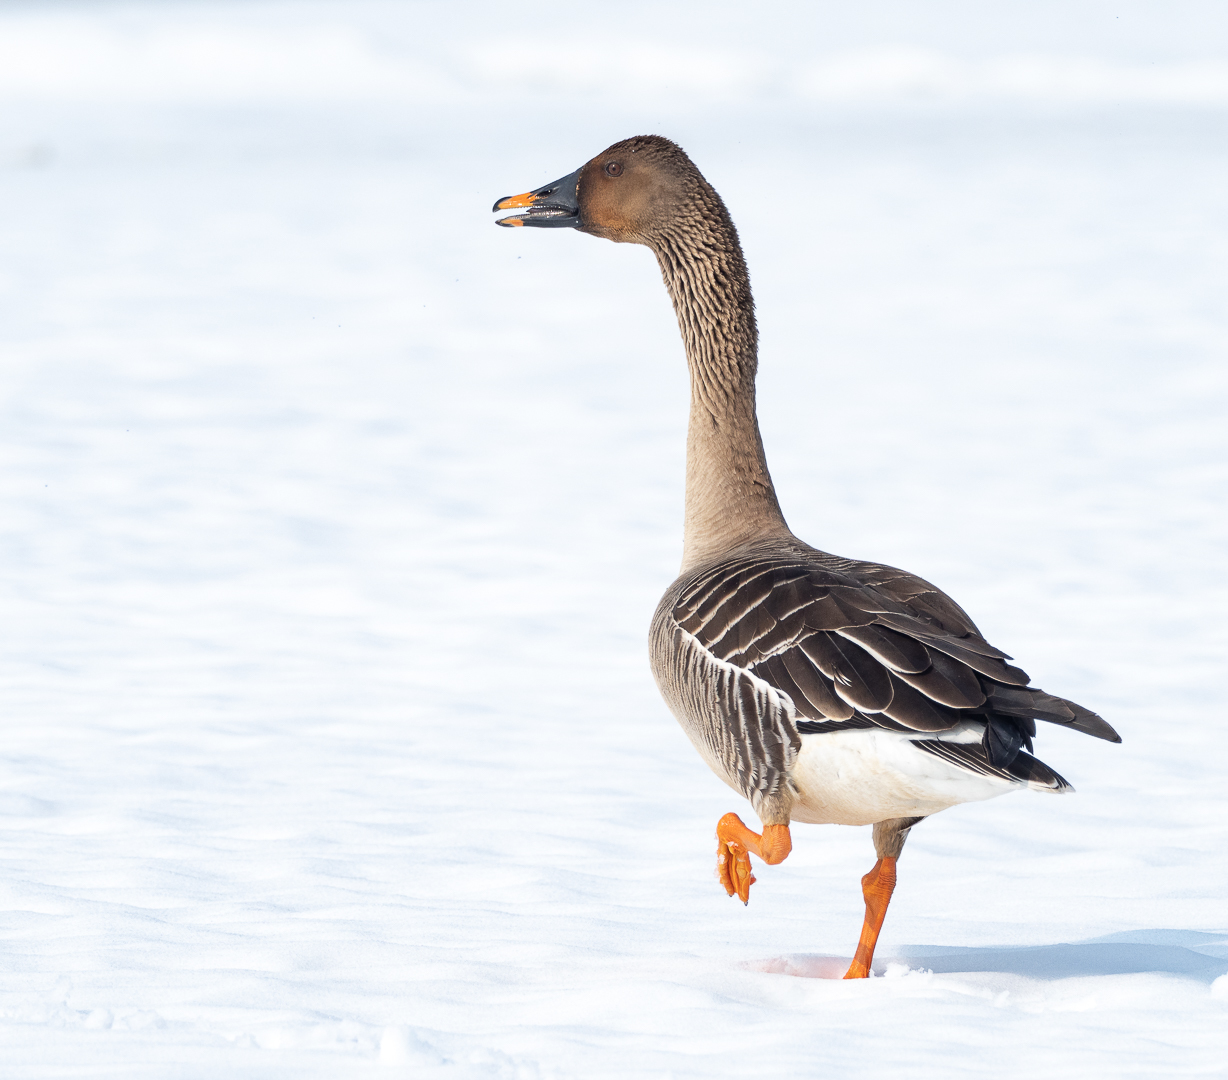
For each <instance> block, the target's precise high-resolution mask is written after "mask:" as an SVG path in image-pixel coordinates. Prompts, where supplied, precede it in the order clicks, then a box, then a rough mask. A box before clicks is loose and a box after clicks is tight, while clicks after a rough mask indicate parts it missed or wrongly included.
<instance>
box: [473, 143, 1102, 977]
mask: <svg viewBox="0 0 1228 1080" xmlns="http://www.w3.org/2000/svg"><path fill="white" fill-rule="evenodd" d="M512 208H527V212H526V213H524V214H519V215H515V216H513V217H510V218H504V219H502V220H501V221H500V222H499V224H501V225H510V226H515V227H523V226H545V227H554V228H559V227H568V228H575V229H578V230H579V231H581V232H587V233H590V234H592V235H596V236H600V237H604V238H606V239H610V240H614V241H618V242H624V243H639V244H643V245H645V246H647V247H649V248H650V249H651V250H652V251H653V252H654V254H655V255H656V257H657V261H658V264H659V266H660V268H661V272H662V276H663V278H664V280H665V284H666V287H667V288H668V290H669V292H670V296H671V298H672V300H673V303H674V309H675V312H676V314H677V316H678V323H679V328H680V330H681V333H682V338H683V342H684V345H685V347H686V353H687V361H688V367H689V369H690V375H691V408H690V422H689V427H688V435H687V477H686V513H685V521H684V529H683V562H682V570H681V573H680V575H679V577H678V578H677V579H676V580H675V581H674V583H673V584H672V585H671V586H670V587H669V588H668V589H667V590H666V592H665V595H664V597H663V598H662V600H661V602H660V604H659V605H658V607H657V610H656V613H655V614H654V616H653V620H652V626H651V631H650V656H651V662H652V670H653V674H654V676H655V678H656V681H657V685H658V686H659V688H660V690H661V693H662V695H663V697H664V698H665V701H666V703H667V704H668V705H669V708H670V710H671V711H672V712H673V714H674V716H675V717H677V719H678V721H679V723H680V724H681V725H682V728H683V730H684V731H685V732H686V734H687V736H688V737H689V738H690V740H691V742H692V743H693V744H694V746H695V748H696V749H697V750H698V751H699V753H700V756H701V757H703V759H704V760H705V761H706V762H707V763H708V765H709V766H710V767H711V769H712V771H713V772H715V773H716V775H717V776H719V777H720V778H721V779H722V780H724V781H725V783H727V784H728V785H729V786H730V787H731V788H733V789H734V790H735V791H737V792H738V793H739V794H740V795H742V796H744V797H745V798H746V799H747V800H749V802H750V804H751V806H752V807H753V808H754V810H755V813H756V814H757V815H758V816H759V818H760V820H761V821H762V823H763V830H762V832H761V833H755V832H753V831H752V830H751V829H749V828H748V827H747V826H746V825H744V824H743V823H742V821H741V819H740V818H738V817H737V816H736V815H735V814H726V815H725V817H724V818H722V819H721V821H720V822H719V824H718V826H717V838H718V848H717V855H718V875H719V877H720V880H721V882H722V884H723V885H724V886H725V889H726V891H727V892H728V893H729V894H730V895H734V894H735V893H736V894H737V895H738V896H739V897H740V898H741V899H742V900H743V901H744V902H745V901H747V900H748V899H749V892H750V886H751V883H752V882H753V881H754V880H755V879H754V876H753V874H752V872H751V864H750V859H749V856H750V854H755V855H757V856H759V857H760V858H762V859H764V861H766V862H768V863H778V862H780V861H782V860H783V859H784V858H785V857H786V856H787V855H788V853H789V850H790V849H791V846H792V840H791V835H790V832H789V825H790V823H791V822H805V823H812V824H840V825H872V826H874V845H875V850H876V852H877V854H878V862H877V863H876V864H875V867H874V869H873V870H871V871H870V873H869V874H867V875H866V876H865V878H863V879H862V889H863V894H864V896H865V899H866V921H865V925H864V927H863V931H862V937H861V941H860V943H859V945H858V950H857V954H856V957H855V958H854V961H853V964H852V965H851V967H850V969H849V975H848V976H847V977H865V976H866V975H868V974H869V970H870V964H871V961H872V958H873V950H874V944H875V941H876V940H877V936H878V932H879V929H880V928H881V926H882V920H883V918H884V917H885V914H886V909H887V903H888V901H889V899H890V896H891V891H892V889H893V888H894V884H895V863H896V859H897V858H898V857H899V854H900V852H901V850H902V848H903V844H904V841H905V839H906V838H907V836H908V833H909V830H910V829H911V828H912V827H913V826H914V825H915V824H917V823H918V822H919V821H921V820H922V819H924V818H925V817H928V816H929V815H931V814H934V813H937V812H939V811H941V810H944V809H947V808H949V807H951V806H955V805H957V804H959V803H964V802H972V801H977V800H983V799H989V798H993V797H994V796H996V795H1002V794H1005V793H1007V792H1009V791H1013V790H1018V789H1020V788H1027V787H1030V788H1032V789H1035V790H1040V791H1047V792H1063V791H1069V790H1071V788H1070V785H1069V784H1068V783H1067V782H1066V781H1065V780H1064V779H1062V777H1061V776H1059V775H1058V774H1057V773H1055V772H1054V771H1053V770H1052V769H1050V768H1049V767H1048V766H1047V765H1045V764H1044V763H1043V762H1041V761H1039V760H1038V759H1037V758H1035V757H1033V756H1032V755H1031V753H1030V752H1029V751H1030V750H1031V749H1032V739H1033V737H1034V736H1035V735H1036V723H1035V722H1036V721H1037V720H1043V721H1048V722H1050V723H1056V724H1061V725H1063V726H1066V727H1070V728H1073V729H1075V730H1078V731H1082V732H1085V733H1087V734H1089V735H1094V736H1097V737H1099V738H1103V739H1108V740H1110V741H1114V742H1119V741H1120V739H1119V738H1118V736H1117V733H1116V732H1115V731H1114V730H1113V729H1112V728H1111V727H1110V726H1109V725H1108V724H1107V723H1105V721H1104V720H1102V719H1101V718H1100V717H1099V716H1097V715H1096V714H1095V713H1093V712H1091V711H1090V710H1088V709H1085V708H1083V707H1082V706H1080V705H1076V704H1074V703H1073V702H1070V701H1067V700H1065V699H1063V698H1059V697H1055V696H1053V695H1050V694H1047V693H1045V692H1044V691H1042V690H1039V689H1037V688H1035V687H1032V686H1030V685H1029V679H1028V676H1027V674H1026V673H1025V672H1023V671H1022V670H1020V669H1019V668H1017V667H1015V666H1013V665H1012V664H1011V663H1010V662H1009V661H1010V659H1011V658H1010V657H1009V656H1007V654H1006V653H1004V652H1002V651H1000V650H999V649H997V648H995V647H994V646H992V645H990V644H989V643H988V642H987V641H985V639H984V638H983V637H982V636H981V634H980V632H979V631H978V630H977V628H976V626H975V624H974V623H973V622H972V620H971V619H970V618H969V617H968V615H967V614H966V613H965V612H964V611H963V609H962V608H960V607H959V605H958V604H956V603H955V602H954V601H953V600H952V599H951V598H950V597H948V596H947V595H946V594H945V593H943V592H941V591H940V590H939V589H937V588H936V587H935V586H933V585H931V584H930V583H929V582H927V581H924V580H922V579H921V578H919V577H916V576H915V575H913V574H909V573H907V572H905V571H902V570H897V569H894V568H893V567H889V566H883V565H880V564H878V563H870V562H861V561H857V560H852V559H845V558H841V557H839V556H835V555H831V554H829V553H827V552H824V551H820V550H819V549H817V548H813V547H811V546H810V545H808V544H806V543H804V542H803V541H802V540H800V539H798V538H797V537H796V536H794V535H793V533H792V532H791V531H790V530H789V528H788V526H787V524H786V523H785V519H784V516H783V514H782V513H781V510H780V506H779V503H778V502H777V499H776V493H775V489H774V488H773V486H772V481H771V477H770V475H769V473H768V468H767V462H766V458H765V456H764V451H763V443H762V439H761V438H760V435H759V426H758V420H757V417H756V411H755V373H756V368H757V330H756V326H755V318H754V305H753V301H752V299H751V292H750V281H749V277H748V275H747V272H746V267H745V262H744V260H743V257H742V250H741V246H740V244H739V242H738V237H737V231H736V229H735V228H734V225H733V222H732V220H731V219H730V217H729V213H728V211H727V210H726V208H725V205H724V203H723V202H722V201H721V199H720V197H719V196H718V195H717V194H716V192H715V191H714V190H713V189H712V187H711V185H710V184H708V182H707V181H706V180H705V179H704V178H703V176H702V175H701V174H700V172H699V170H698V169H697V168H696V167H695V165H694V164H693V163H692V162H691V160H690V159H689V158H688V157H687V156H686V154H685V153H683V151H682V150H681V149H680V148H679V147H678V146H676V145H675V144H674V143H672V142H670V141H669V140H667V139H663V138H660V137H659V136H641V137H638V138H634V139H628V140H625V141H624V142H620V143H615V144H614V145H613V146H611V147H610V148H609V149H607V150H606V151H604V152H603V153H601V154H599V155H597V157H595V158H593V159H592V160H591V161H589V162H588V163H587V164H586V165H585V166H583V167H582V168H581V169H579V170H577V171H576V172H574V173H572V174H570V175H569V176H566V177H563V178H562V179H561V180H558V181H556V182H555V183H554V184H548V185H546V186H545V187H542V188H538V189H536V190H535V191H531V192H527V193H526V194H524V195H519V196H512V197H509V198H506V199H501V200H499V201H498V202H497V203H496V204H495V209H496V210H502V209H512Z"/></svg>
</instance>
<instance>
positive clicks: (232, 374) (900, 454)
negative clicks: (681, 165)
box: [0, 0, 1228, 1078]
mask: <svg viewBox="0 0 1228 1080" xmlns="http://www.w3.org/2000/svg"><path fill="white" fill-rule="evenodd" d="M616 10H617V13H618V16H619V18H618V20H614V19H613V16H612V12H614V11H615V9H613V8H610V7H609V6H606V5H601V6H597V5H591V6H590V5H580V6H578V7H577V6H574V5H573V7H572V8H571V9H568V14H567V18H563V17H562V16H561V15H560V14H559V13H557V12H551V11H547V12H542V13H541V14H540V15H538V14H537V13H534V12H530V13H528V14H527V15H526V16H521V15H520V14H519V13H517V12H511V13H510V14H509V9H507V8H506V7H505V6H498V5H494V4H488V3H484V2H474V3H469V4H465V5H445V4H436V3H391V2H388V3H368V2H365V0H364V2H352V3H344V4H343V3H336V2H330V3H299V4H291V3H276V2H269V3H208V4H206V3H153V2H150V3H139V4H138V3H132V4H128V5H122V4H112V3H108V2H96V3H89V4H85V3H55V4H53V3H38V4H20V3H10V4H7V5H5V6H4V7H3V8H2V9H0V235H2V236H3V237H4V240H3V244H2V245H0V289H2V295H3V301H2V302H3V309H4V315H3V319H2V320H0V334H2V335H3V337H2V340H3V346H2V348H3V352H2V354H0V355H2V358H3V359H2V368H0V370H2V378H3V381H2V384H0V385H2V386H3V397H2V399H0V447H2V449H0V453H2V454H3V459H2V460H3V468H2V469H0V550H2V552H3V558H2V561H0V565H2V566H3V576H2V577H0V588H2V589H3V611H4V618H3V620H0V638H2V640H0V678H2V681H3V694H4V714H5V716H6V718H7V723H6V725H5V734H4V737H3V740H2V741H0V829H2V832H0V836H2V839H0V857H2V859H3V873H2V875H0V933H2V934H3V943H4V944H3V957H4V960H3V963H2V964H0V1060H2V1061H3V1062H4V1067H3V1069H2V1070H0V1071H2V1072H3V1075H4V1076H5V1077H6V1078H8V1077H13V1078H22V1077H91V1078H92V1077H106V1076H115V1077H124V1078H141V1077H158V1078H162V1077H210V1078H212V1077H216V1076H228V1077H230V1076H233V1077H272V1076H285V1077H296V1078H297V1077H312V1076H319V1077H330V1078H335V1077H350V1076H366V1075H381V1076H383V1075H388V1076H395V1075H414V1076H423V1077H431V1076H447V1077H459V1078H464V1077H525V1078H535V1077H543V1078H550V1077H578V1076H583V1077H605V1076H609V1077H616V1076H617V1077H625V1076H636V1077H639V1076H643V1077H679V1078H681V1077H713V1076H737V1077H742V1078H749V1077H759V1076H765V1077H766V1076H771V1077H779V1076H812V1075H827V1074H828V1073H831V1074H833V1075H835V1074H841V1073H847V1072H851V1071H855V1072H856V1073H857V1074H858V1075H864V1076H871V1077H872V1076H896V1075H908V1076H916V1077H944V1078H946V1077H963V1076H967V1077H984V1076H987V1075H993V1076H1000V1077H1024V1076H1029V1077H1030V1076H1034V1075H1038V1074H1048V1075H1054V1076H1072V1077H1074V1076H1079V1077H1083V1076H1090V1075H1104V1076H1121V1077H1158V1076H1176V1075H1194V1074H1197V1075H1211V1074H1217V1073H1218V1074H1222V1073H1223V1072H1225V1071H1228V1064H1226V1063H1228V914H1226V912H1225V899H1224V898H1225V896H1226V895H1228V860H1226V859H1225V856H1224V852H1225V851H1226V850H1228V824H1226V822H1228V798H1226V796H1225V793H1224V784H1223V777H1224V775H1225V772H1226V767H1228V754H1226V752H1225V740H1224V731H1225V720H1224V711H1225V704H1226V702H1225V694H1224V690H1223V679H1222V676H1223V657H1224V655H1225V646H1226V644H1228V642H1226V640H1225V632H1224V629H1223V625H1224V624H1223V620H1222V619H1221V618H1220V617H1219V613H1220V612H1221V611H1222V610H1223V609H1224V608H1225V606H1226V605H1228V588H1226V587H1225V584H1224V580H1225V578H1224V575H1223V574H1222V566H1223V552H1224V550H1225V547H1226V544H1228V513H1226V512H1225V509H1224V507H1225V504H1226V496H1228V491H1226V484H1225V481H1226V479H1228V468H1226V467H1225V459H1226V455H1225V450H1226V449H1228V446H1226V444H1228V424H1226V423H1225V422H1224V414H1225V404H1226V402H1225V398H1226V396H1228V375H1226V374H1225V369H1224V363H1223V359H1224V355H1225V351H1226V347H1228V311H1226V308H1225V300H1224V289H1223V267H1224V263H1225V256H1226V255H1228V202H1226V200H1225V194H1224V193H1225V192H1226V191H1228V149H1226V148H1228V140H1226V139H1225V135H1226V134H1228V49H1225V46H1224V41H1225V38H1224V30H1225V24H1226V19H1225V16H1224V13H1223V9H1222V8H1221V7H1219V6H1217V5H1213V4H1210V3H1205V2H1196V3H1189V4H1183V5H1181V6H1180V7H1179V8H1174V9H1172V10H1167V9H1166V10H1165V11H1164V13H1163V14H1162V15H1161V14H1159V13H1158V11H1157V9H1155V8H1154V7H1153V6H1151V5H1146V4H1142V3H1125V4H1121V5H1116V6H1113V7H1111V8H1110V7H1109V6H1106V5H1102V4H1099V3H1092V2H1082V3H1077V4H1073V5H1072V4H1070V3H1068V2H1067V3H1063V4H1061V5H1059V4H1056V3H1037V4H1029V5H1013V6H1012V5H971V4H964V3H957V2H955V0H946V2H943V3H935V4H931V5H924V6H922V5H907V4H903V3H899V2H898V0H893V2H879V3H867V4H864V5H855V6H854V5H834V4H817V5H805V6H804V7H803V6H801V5H798V6H788V5H780V4H776V5H773V4H766V5H758V6H757V7H756V9H755V10H756V12H757V16H756V17H755V18H753V19H750V18H748V16H747V11H748V9H747V8H745V6H744V5H733V4H728V3H724V2H718V3H713V4H705V5H702V6H701V5H692V4H685V3H679V4H676V5H672V6H665V5H660V4H656V5H649V4H637V3H630V4H626V5H620V6H619V7H618V8H617V9H616ZM615 23H616V25H615ZM647 131H655V132H659V133H661V134H666V135H669V136H671V137H674V138H676V139H678V140H679V141H680V142H681V143H682V144H683V145H684V146H686V148H687V149H688V150H689V151H690V152H691V154H692V155H693V157H694V158H695V160H696V161H697V162H698V163H699V165H700V167H701V168H702V169H703V170H704V172H705V174H706V175H707V176H708V177H709V179H711V180H712V181H713V182H714V184H715V185H716V187H717V189H718V190H719V191H721V193H722V194H723V195H724V197H725V199H726V201H727V202H728V204H729V206H730V208H731V211H732V213H733V216H734V219H735V221H737V223H738V226H739V229H740V231H741V234H742V238H743V241H744V244H745V246H746V250H747V255H748V259H749V263H750V267H751V272H752V275H753V279H754V283H755V287H756V296H757V300H758V305H759V316H760V325H761V329H762V335H763V353H762V377H761V380H760V401H761V418H762V425H763V429H764V435H765V439H766V443H767V450H768V456H769V460H770V462H771V464H772V467H773V471H774V475H775V477H776V480H777V483H778V487H779V489H780V493H781V497H782V502H783V505H784V507H785V512H786V514H787V515H788V517H789V520H790V523H791V525H792V526H793V527H794V529H795V530H796V531H797V532H798V533H799V535H801V536H803V537H804V538H806V539H808V540H810V541H811V542H813V543H816V544H818V545H820V546H822V547H824V548H826V549H828V550H831V551H835V552H838V553H840V554H844V555H849V556H855V557H861V558H871V559H878V560H881V561H885V562H889V563H892V564H894V565H900V566H904V567H906V568H908V569H910V570H913V571H915V572H917V573H920V574H922V575H923V576H925V577H927V578H929V579H930V580H933V581H935V582H937V583H938V584H939V585H941V586H942V587H943V588H945V589H946V590H947V591H949V592H950V593H951V594H952V595H953V596H954V597H955V598H956V599H957V600H958V601H959V602H960V603H961V604H962V605H963V606H964V607H965V608H966V609H967V610H969V612H971V613H972V615H973V617H974V618H976V619H977V620H978V622H979V623H980V625H981V628H982V629H983V630H984V631H985V633H986V635H987V636H988V637H989V639H990V640H991V641H993V642H994V643H996V644H998V645H999V646H1001V647H1003V648H1005V649H1006V650H1007V651H1009V652H1011V653H1012V654H1013V655H1014V656H1015V657H1016V658H1017V659H1018V661H1019V663H1020V664H1021V665H1022V666H1023V667H1024V668H1025V669H1026V670H1028V671H1029V672H1030V673H1031V674H1032V676H1033V678H1034V680H1035V681H1036V682H1037V683H1038V684H1039V685H1041V686H1043V687H1045V688H1046V689H1048V690H1050V691H1051V692H1054V693H1059V694H1062V695H1064V696H1069V697H1071V698H1073V699H1075V700H1077V701H1079V702H1081V703H1083V704H1086V705H1088V706H1090V707H1092V708H1095V709H1097V710H1098V711H1099V712H1101V713H1102V714H1103V715H1104V716H1105V717H1106V718H1107V719H1109V721H1110V722H1111V723H1113V724H1114V725H1116V726H1117V727H1118V729H1119V730H1120V731H1121V732H1122V735H1123V737H1124V739H1125V742H1124V744H1123V745H1122V746H1119V747H1118V746H1112V745H1109V744H1105V743H1102V742H1098V741H1096V740H1092V739H1088V738H1086V737H1083V736H1077V735H1074V734H1070V733H1066V732H1062V731H1058V730H1056V729H1052V728H1048V727H1046V728H1045V730H1044V731H1042V735H1041V739H1040V741H1039V743H1038V754H1039V755H1040V756H1041V757H1042V758H1043V759H1044V760H1046V761H1047V762H1049V763H1050V764H1052V765H1053V767H1054V768H1056V769H1057V770H1058V771H1059V772H1061V773H1062V774H1063V775H1064V776H1066V777H1067V778H1068V779H1069V780H1070V781H1071V782H1072V783H1074V785H1075V786H1076V788H1077V789H1078V790H1077V794H1074V795H1068V796H1062V797H1051V796H1042V795H1035V794H1020V795H1012V796H1010V797H1009V798H1004V799H1001V800H995V801H994V802H992V803H987V804H972V805H967V806H961V807H956V808H954V809H952V810H949V811H946V812H944V813H942V814H940V815H938V816H936V817H935V818H933V819H932V820H930V821H927V822H926V823H925V824H924V825H922V826H919V827H918V828H917V829H915V830H914V831H913V834H912V836H911V838H910V840H909V842H908V847H907V849H906V851H905V853H904V856H903V858H902V860H901V863H900V878H899V887H898V889H897V892H896V897H895V901H894V903H893V906H892V909H891V912H890V914H889V916H888V919H887V923H886V927H885V930H884V934H883V938H882V941H881V943H880V948H879V954H878V961H879V962H878V964H877V967H878V971H879V974H880V975H881V976H882V977H879V978H874V979H871V980H868V981H865V982H861V983H844V982H842V981H834V979H833V976H835V975H838V974H840V973H842V971H843V966H844V964H845V963H846V962H847V958H848V957H849V956H850V955H851V951H852V949H853V947H854V945H855V943H856V938H857V932H858V929H859V927H860V921H861V901H860V894H859V889H858V880H859V878H860V876H861V874H863V873H864V872H865V871H866V870H868V869H869V867H870V865H871V863H872V861H873V854H872V848H871V846H870V840H869V835H868V833H869V830H867V829H852V828H840V827H834V826H833V827H815V826H805V825H799V826H798V827H797V828H795V829H794V851H793V854H792V855H791V856H790V857H789V859H788V860H787V861H786V862H785V863H783V864H782V865H780V866H776V867H762V868H760V867H757V873H758V877H759V882H758V884H756V885H755V887H754V890H753V891H752V896H751V903H750V905H749V906H748V907H746V908H743V907H742V905H741V904H738V903H736V902H734V901H731V900H729V899H728V898H726V897H725V895H724V893H723V891H722V890H721V889H720V888H719V886H718V885H717V883H716V881H715V880H714V875H713V870H714V848H715V843H714V840H713V829H714V828H715V824H716V821H717V820H718V818H719V817H720V816H721V815H722V814H723V813H725V812H726V811H728V810H731V809H733V810H737V811H738V812H740V813H742V814H743V815H744V816H745V817H747V818H748V820H752V821H753V815H750V814H749V811H748V808H747V807H745V805H744V804H742V802H741V800H739V799H737V798H735V797H734V796H733V795H732V793H731V792H729V791H728V790H727V789H726V788H725V787H724V786H723V785H722V784H721V783H720V782H719V781H718V780H717V779H716V778H715V777H714V776H712V775H711V774H710V773H709V772H708V770H707V768H706V767H705V766H704V765H703V763H702V762H701V761H700V759H699V758H698V756H697V755H696V754H695V753H694V751H693V750H692V748H691V747H690V745H689V744H688V743H687V741H686V739H685V737H684V736H683V734H682V732H681V731H680V729H679V728H678V727H677V725H676V724H675V722H674V721H673V720H672V719H671V718H670V717H669V715H668V713H667V712H666V710H665V707H664V705H663V704H662V703H661V701H660V699H659V698H658V696H657V693H656V690H655V688H654V686H653V685H652V681H651V677H650V675H649V673H648V668H647V663H646V649H645V637H646V630H647V623H648V618H649V616H650V614H651V612H652V610H653V607H654V605H655V603H656V600H657V598H658V597H659V595H660V593H661V591H662V590H663V589H664V587H665V586H666V584H667V583H668V582H669V581H670V580H671V578H672V577H673V574H674V573H675V571H676V568H677V564H678V559H679V556H680V539H681V537H680V532H681V530H680V522H681V500H682V454H683V425H684V422H685V409H686V398H685V395H686V379H685V371H684V368H683V361H682V354H681V346H680V344H679V341H678V336H677V330H676V326H675V325H674V322H673V315H672V313H671V311H670V308H669V303H668V299H667V298H666V296H665V293H664V290H663V288H662V286H661V283H660V280H659V277H658V274H657V272H656V269H655V267H654V265H653V261H652V258H651V255H650V254H649V253H648V252H646V251H644V250H643V249H640V248H633V247H625V246H616V245H611V244H606V243H601V242H598V241H595V240H593V239H591V238H588V237H583V236H577V235H572V234H568V233H557V232H536V231H531V230H516V231H511V230H499V229H495V228H493V227H492V225H491V221H492V220H493V219H492V217H491V215H490V214H489V213H488V212H487V211H488V208H489V206H490V205H491V203H492V202H493V201H494V199H495V198H496V197H499V196H502V195H506V194H509V193H512V192H517V191H523V190H526V189H528V188H530V187H533V186H537V185H538V184H541V183H545V182H547V181H549V180H551V179H554V178H555V177H557V176H560V175H563V174H564V173H566V172H569V171H571V170H572V169H574V168H575V167H576V166H578V165H579V164H581V163H582V162H583V161H585V160H587V158H588V157H590V156H591V155H592V154H594V153H596V152H597V151H599V150H601V149H602V148H603V147H604V146H605V145H607V144H608V143H610V142H612V141H614V140H615V139H617V138H621V137H624V136H627V135H630V134H635V133H640V132H647Z"/></svg>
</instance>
